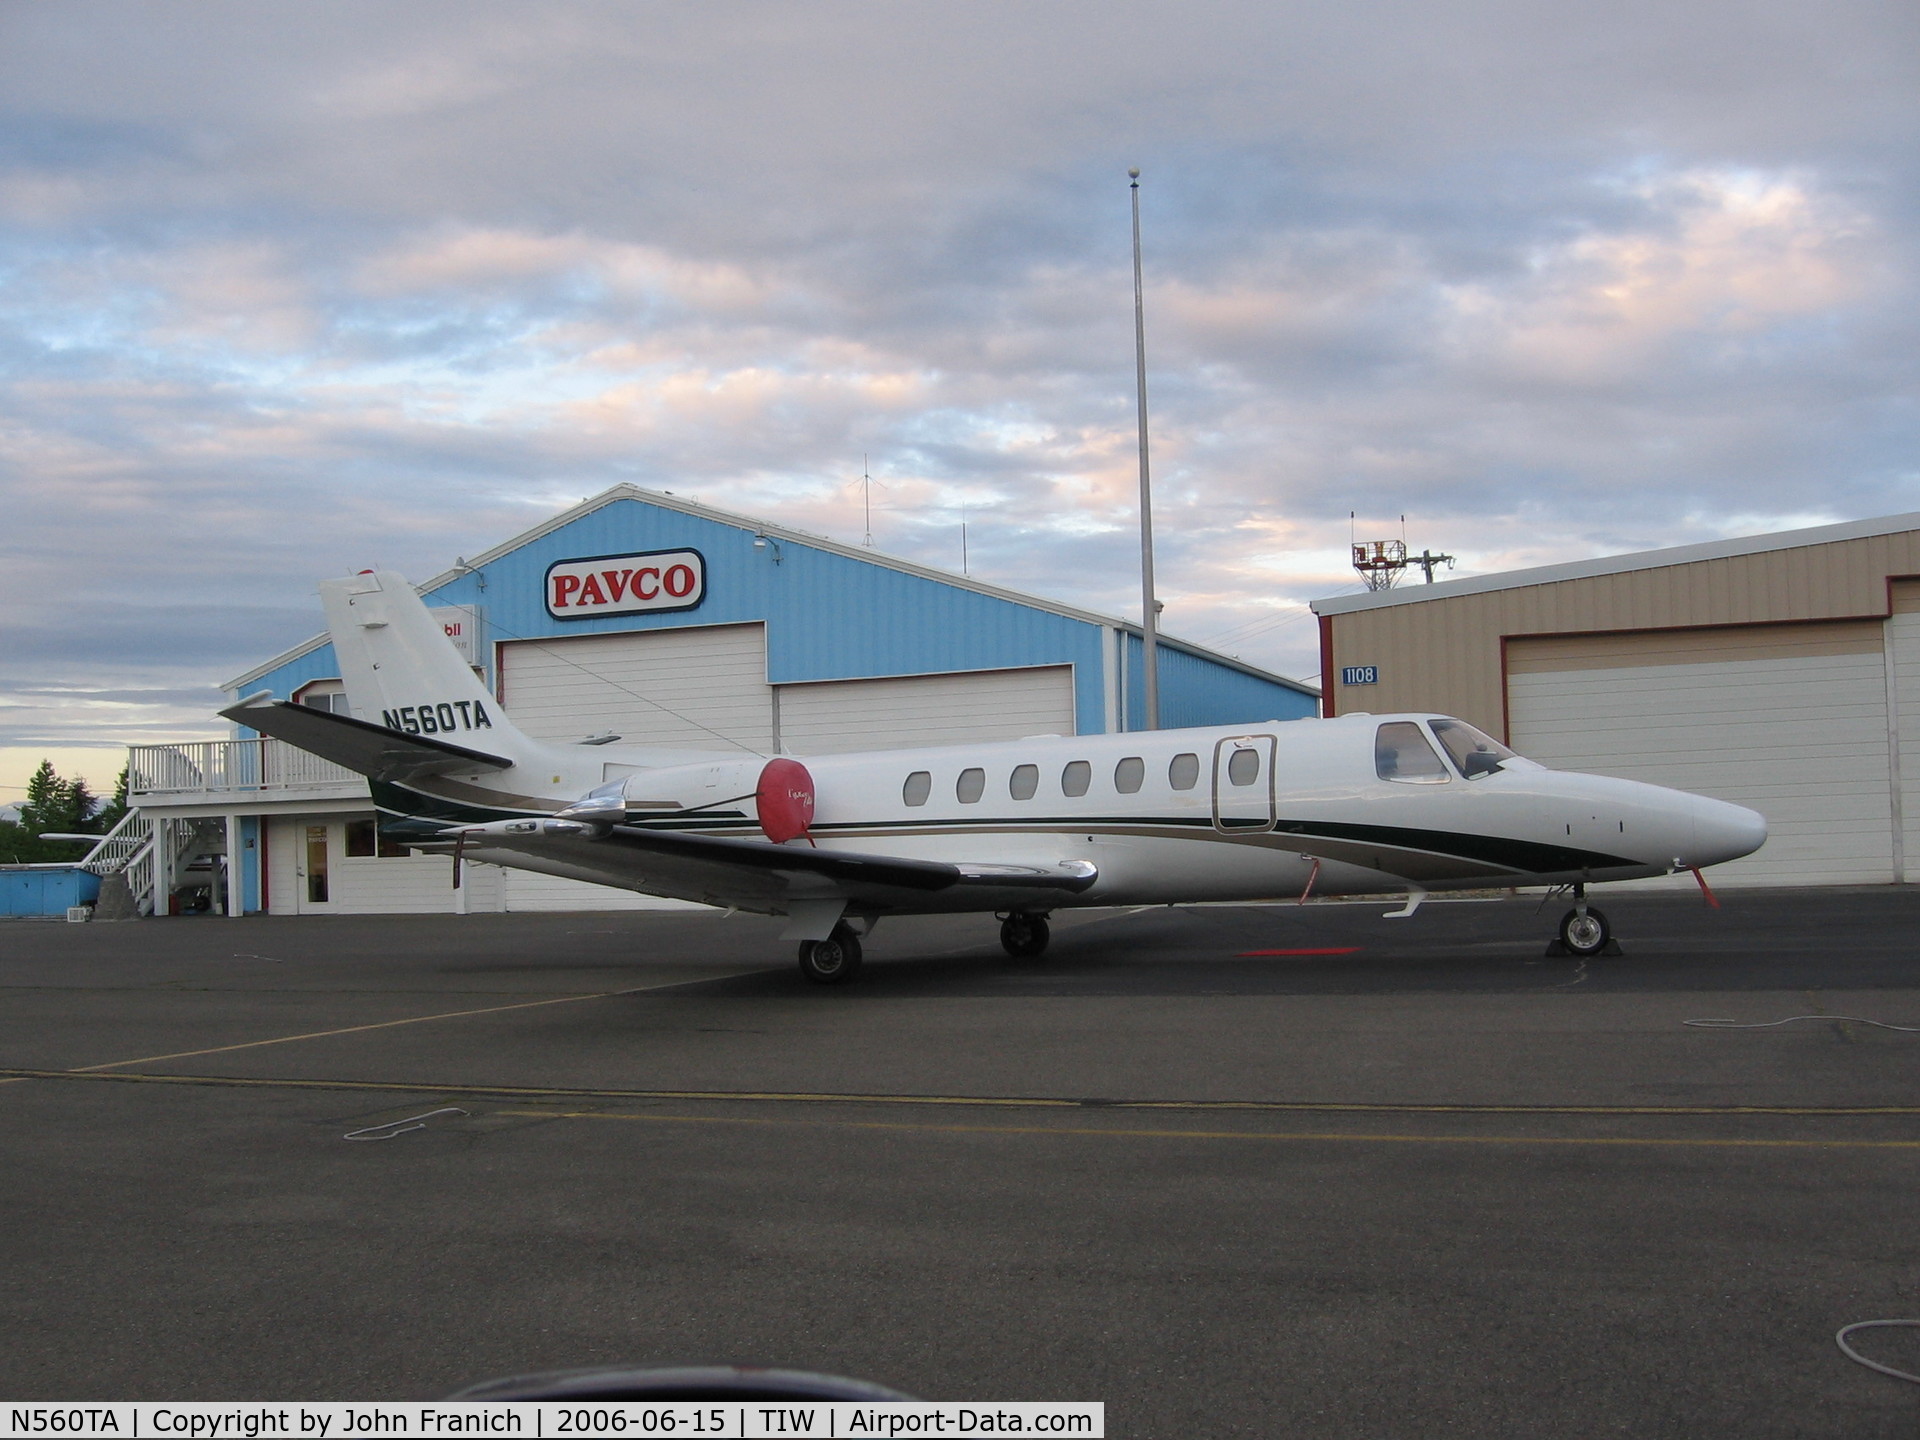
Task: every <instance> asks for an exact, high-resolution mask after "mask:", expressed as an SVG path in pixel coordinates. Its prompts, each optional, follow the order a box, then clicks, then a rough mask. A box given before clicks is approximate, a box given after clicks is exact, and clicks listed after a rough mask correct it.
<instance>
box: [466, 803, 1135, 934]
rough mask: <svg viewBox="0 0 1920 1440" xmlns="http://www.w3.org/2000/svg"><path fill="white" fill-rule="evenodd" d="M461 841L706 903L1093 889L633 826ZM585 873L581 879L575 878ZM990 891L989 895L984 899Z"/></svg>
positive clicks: (1044, 871) (1076, 868)
mask: <svg viewBox="0 0 1920 1440" xmlns="http://www.w3.org/2000/svg"><path fill="white" fill-rule="evenodd" d="M443 835H444V836H445V838H446V839H448V840H453V839H455V838H459V839H460V843H461V847H462V850H463V852H464V853H465V854H466V855H468V856H470V857H471V858H473V859H475V860H494V861H496V862H497V863H500V864H506V865H517V866H521V867H523V868H526V869H532V870H547V871H549V872H550V873H553V874H573V875H576V876H579V877H580V878H587V876H588V875H590V876H591V877H592V878H594V879H597V880H598V881H599V882H600V883H601V884H603V885H617V886H620V887H621V888H623V889H629V890H640V891H644V892H645V893H647V894H651V895H670V896H673V897H675V898H678V899H683V900H696V901H700V902H701V903H704V904H708V905H737V906H739V907H740V908H741V909H745V910H759V911H769V912H783V911H785V910H787V909H788V908H789V906H791V905H792V904H793V903H795V902H797V901H817V900H845V901H846V902H847V903H848V904H849V905H850V906H852V907H855V908H861V909H873V910H880V911H885V910H895V909H906V910H918V909H926V908H933V909H939V908H944V907H942V906H940V905H939V903H938V902H937V901H935V902H934V903H933V904H931V905H929V903H928V902H929V900H930V899H931V898H932V897H934V896H936V895H941V894H943V893H945V892H954V895H955V898H957V897H958V895H959V894H964V895H965V897H966V900H965V903H964V905H961V906H958V907H956V908H964V909H970V910H971V909H992V908H996V906H995V905H994V903H993V901H994V897H995V895H998V894H1002V893H1004V894H1005V896H1006V897H1007V900H1006V903H1007V905H1008V907H1009V908H1011V907H1013V906H1016V905H1023V904H1024V905H1044V904H1046V903H1047V902H1048V899H1049V897H1052V898H1053V900H1054V902H1055V903H1059V902H1062V901H1064V900H1065V899H1067V898H1068V897H1070V896H1073V895H1077V894H1079V893H1080V892H1082V891H1084V890H1086V889H1087V888H1088V887H1090V886H1091V885H1092V884H1093V883H1094V882H1095V881H1096V880H1098V879H1099V872H1098V871H1097V870H1096V869H1095V868H1094V867H1093V866H1092V865H1090V864H1086V863H1085V862H1078V861H1069V862H1067V863H1066V864H1065V865H1063V866H1058V867H1054V868H1046V867H1042V866H1038V865H1003V864H986V863H982V864H978V865H969V864H957V865H950V864H947V863H945V862H943V861H938V860H913V859H907V858H903V857H899V856H893V855H866V854H858V853H852V852H849V851H845V850H819V849H815V848H814V847H812V846H810V845H802V844H797V843H792V844H786V845H775V844H772V843H770V842H768V841H764V840H744V839H737V838H734V837H731V836H717V835H691V834H688V833H686V832H685V831H678V830H665V829H655V828H653V827H650V826H640V825H615V826H612V827H610V828H608V827H598V826H589V825H582V824H577V823H574V822H571V821H565V820H544V821H542V820H502V821H494V822H492V823H491V824H487V825H474V826H463V827H459V828H457V829H453V830H448V831H445V832H443ZM582 872H585V873H582ZM987 892H992V893H987Z"/></svg>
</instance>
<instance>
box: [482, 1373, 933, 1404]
mask: <svg viewBox="0 0 1920 1440" xmlns="http://www.w3.org/2000/svg"><path fill="white" fill-rule="evenodd" d="M912 1398H913V1397H912V1396H911V1395H902V1394H901V1393H900V1392H899V1391H898V1390H889V1389H887V1388H886V1387H885V1386H884V1385H875V1384H873V1383H872V1382H871V1381H867V1380H848V1379H846V1378H845V1377H843V1376H839V1375H816V1374H814V1373H813V1372H811V1371H808V1370H771V1369H764V1368H762V1367H760V1366H758V1365H662V1366H648V1367H641V1368H637V1369H636V1368H629V1367H626V1366H618V1365H614V1366H607V1367H604V1368H601V1369H595V1370H544V1371H540V1372H539V1373H537V1374H533V1375H510V1376H508V1377H506V1378H505V1379H502V1380H483V1381H481V1382H480V1383H479V1384H478V1385H469V1386H468V1387H467V1388H466V1389H464V1390H460V1391H456V1392H455V1393H454V1394H452V1395H449V1396H447V1399H449V1400H845V1401H855V1402H860V1401H868V1400H911V1399H912Z"/></svg>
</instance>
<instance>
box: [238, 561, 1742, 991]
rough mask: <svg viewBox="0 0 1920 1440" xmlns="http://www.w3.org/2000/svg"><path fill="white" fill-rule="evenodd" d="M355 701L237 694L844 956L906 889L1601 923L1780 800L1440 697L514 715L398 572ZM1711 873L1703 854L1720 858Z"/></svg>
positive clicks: (392, 775)
mask: <svg viewBox="0 0 1920 1440" xmlns="http://www.w3.org/2000/svg"><path fill="white" fill-rule="evenodd" d="M320 594H321V598H322V600H323V603H324V604H325V607H326V614H327V627H328V629H329V630H330V631H331V632H332V636H333V645H334V649H335V651H336V653H337V654H338V656H339V660H340V667H341V676H342V678H343V679H344V681H345V683H346V691H347V701H348V704H349V706H350V707H351V709H352V715H351V716H348V715H341V714H336V713H329V712H326V711H323V710H314V709H309V708H307V707H304V706H300V705H293V704H289V703H287V702H285V701H278V700H274V699H272V698H271V697H270V696H268V695H266V694H261V695H256V696H250V697H248V698H247V699H245V700H242V701H240V702H239V703H237V704H235V705H234V706H232V707H231V708H229V709H227V710H225V711H223V712H221V713H222V714H223V715H225V716H226V717H227V718H228V719H231V720H234V721H237V722H238V723H240V724H242V725H247V726H251V727H252V728H253V729H255V730H258V731H261V732H263V733H265V734H268V735H273V736H277V737H279V738H280V739H283V740H286V741H288V742H289V743H291V744H293V745H297V746H299V747H300V748H301V749H303V750H308V751H311V752H312V753H313V754H316V755H320V756H322V757H324V758H326V759H328V760H332V761H335V762H337V763H339V764H341V765H344V766H347V767H348V768H349V769H352V770H357V771H359V772H360V773H361V774H363V775H365V776H367V777H368V779H369V780H370V782H371V785H372V794H373V799H374V803H375V805H376V806H377V807H378V808H379V810H380V811H381V824H382V826H383V828H385V829H386V830H388V831H389V832H392V833H396V834H398V835H399V836H400V837H401V838H403V839H405V840H406V841H407V842H408V843H409V844H412V845H415V846H416V847H419V848H424V849H436V850H446V851H450V852H451V853H452V854H453V856H454V870H455V883H456V884H458V883H459V869H460V865H461V861H462V860H463V859H472V860H484V861H488V862H490V863H492V864H495V865H510V866H517V867H519V868H521V869H526V870H537V871H541V872H543V873H545V874H549V875H561V876H567V877H570V878H572V879H576V880H588V881H593V882H595V883H597V884H601V885H612V886H617V887H620V888H623V889H627V890H637V891H641V892H643V893H645V894H649V895H663V896H671V897H674V898H676V899H681V900H694V901H699V902H702V903H704V904H708V905H718V906H731V907H737V908H739V909H742V910H750V911H757V912H760V913H763V914H771V915H785V916H787V917H788V920H789V923H788V926H787V929H786V932H785V938H788V939H792V940H798V941H799V942H800V969H801V971H802V972H803V973H804V974H805V975H806V977H807V978H808V979H809V980H813V981H816V982H818V983H820V984H834V983H837V982H839V981H842V980H845V979H847V978H848V977H850V976H851V975H852V974H853V973H854V972H855V971H856V970H857V969H858V968H859V965H860V937H861V936H862V935H865V934H867V933H869V932H870V931H871V929H872V927H873V925H874V924H875V923H876V922H877V921H879V920H880V919H881V918H883V917H885V916H888V915H913V914H921V915H924V914H938V913H951V912H962V911H983V912H992V913H994V914H996V915H998V916H999V917H1000V918H1001V921H1002V924H1001V928H1000V940H1001V944H1002V945H1003V946H1005V948H1006V949H1007V951H1008V953H1010V954H1012V955H1015V956H1034V955H1038V954H1040V953H1041V951H1043V950H1044V949H1045V948H1046V945H1047V917H1048V915H1049V914H1050V913H1051V912H1052V911H1054V910H1058V909H1065V908H1068V907H1073V906H1096V905H1160V904H1179V903H1191V902H1196V901H1204V900H1272V899H1278V898H1282V897H1285V898H1293V897H1295V896H1298V897H1300V898H1302V899H1304V898H1306V897H1307V896H1308V895H1309V894H1320V895H1370V894H1404V895H1405V896H1406V897H1407V899H1406V904H1405V905H1404V906H1403V907H1402V908H1401V909H1400V910H1398V911H1396V912H1393V913H1394V914H1396V915H1403V916H1408V915H1412V914H1413V912H1414V910H1415V909H1417V908H1418V906H1419V904H1420V902H1421V901H1422V900H1423V899H1424V898H1425V897H1426V895H1427V893H1428V892H1430V891H1443V890H1466V889H1481V888H1488V887H1505V886H1516V885H1542V886H1554V887H1561V886H1564V887H1566V888H1568V889H1569V890H1570V891H1571V894H1572V897H1573V908H1572V909H1571V910H1569V911H1568V912H1567V914H1566V917H1565V918H1564V919H1563V920H1562V921H1561V923H1560V942H1561V944H1562V945H1564V946H1565V948H1566V949H1567V951H1569V952H1570V953H1572V954H1575V955H1596V954H1599V953H1600V952H1601V951H1602V950H1603V949H1605V947H1606V946H1607V944H1608V942H1609V940H1610V939H1611V932H1610V930H1609V927H1608V924H1607V920H1606V917H1605V916H1604V915H1603V914H1601V912H1600V911H1599V910H1598V909H1596V908H1594V907H1593V906H1591V905H1589V904H1588V903H1587V898H1586V890H1587V886H1588V885H1589V884H1592V883H1595V882H1599V881H1607V880H1632V879H1639V878H1642V877H1646V876H1654V875H1667V874H1672V873H1674V872H1677V871H1682V870H1692V871H1694V872H1695V873H1696V876H1697V874H1698V870H1699V868H1700V867H1702V866H1707V865H1717V864H1719V863H1721V862H1723V861H1727V860H1734V859H1737V858H1739V857H1740V856H1742V855H1747V854H1751V853H1752V852H1753V851H1755V850H1757V849H1759V847H1760V845H1761V844H1762V842H1764V841H1765V839H1766V834H1767V826H1766V821H1765V819H1764V818H1763V817H1762V816H1760V815H1758V814H1756V813H1754V812H1753V811H1751V810H1746V809H1742V808H1741V807H1740V806H1738V805H1729V804H1726V803H1724V802H1722V801H1719V800H1709V799H1706V798H1704V797H1702V796H1698V795H1689V794H1686V793H1683V792H1681V791H1678V790H1666V789H1662V788H1660V787H1658V786H1654V785H1642V784H1639V783H1637V782H1634V781H1630V780H1617V779H1611V778H1607V777H1604V776H1598V775H1579V774H1569V773H1565V772H1561V771H1554V770H1549V769H1547V768H1545V767H1544V766H1541V765H1537V764H1535V763H1534V762H1533V761H1531V760H1525V759H1522V758H1521V757H1520V756H1518V755H1515V754H1514V753H1513V752H1512V751H1511V750H1508V749H1507V748H1506V747H1505V746H1504V745H1501V744H1500V743H1499V742H1497V741H1495V740H1493V739H1491V738H1489V737H1488V736H1486V735H1484V734H1482V733H1481V732H1480V731H1478V730H1476V729H1474V727H1473V726H1471V725H1469V724H1467V723H1466V722H1465V721H1462V720H1455V719H1452V718H1450V717H1448V716H1444V715H1368V716H1361V715H1349V716H1344V717H1342V718H1340V719H1337V720H1301V721H1291V722H1286V723H1281V722H1273V723H1269V724H1260V725H1236V726H1229V727H1223V728H1209V729H1199V730H1154V731H1144V732H1136V733H1131V734H1120V735H1075V736H1058V735H1040V736H1034V737H1031V738H1029V739H1025V740H1008V741H993V742H991V743H983V744H977V745H948V746H941V747H938V748H930V749H921V750H883V751H872V752H867V753H864V754H851V755H825V756H817V757H813V758H809V759H807V760H805V761H802V760H799V759H795V758H792V757H788V756H771V757H769V756H762V755H751V756H750V757H749V758H736V757H735V756H732V755H729V754H726V753H710V752H697V751H694V752H690V751H683V750H666V749H657V748H651V747H639V746H624V745H619V744H614V743H602V742H604V741H605V740H606V739H607V738H608V737H598V736H596V737H594V741H593V742H590V743H586V744H559V743H555V742H551V741H541V740H534V739H531V738H530V737H528V736H526V735H524V734H522V733H521V732H520V731H519V730H518V729H517V728H516V727H515V726H514V725H513V723H512V721H510V720H509V719H508V718H507V716H506V714H505V713H504V711H503V710H502V709H501V707H500V705H499V703H498V701H497V700H496V699H495V698H494V697H493V696H492V695H491V694H489V693H488V692H487V690H486V688H485V686H483V685H482V684H481V683H480V681H479V679H478V678H477V677H476V675H475V673H474V671H473V670H472V669H471V668H470V667H469V666H468V664H467V663H466V661H465V660H464V659H462V658H461V656H460V653H459V652H458V651H457V650H456V649H455V648H454V646H453V644H452V642H451V641H449V640H448V639H447V637H446V635H445V633H444V632H443V630H442V629H441V627H440V625H439V623H438V622H436V621H435V620H434V619H433V617H432V616H431V615H430V614H429V613H428V611H427V608H426V606H425V605H423V604H422V603H421V601H420V598H419V597H418V595H416V594H415V592H414V589H413V587H412V586H411V585H410V584H408V583H407V581H406V580H405V579H403V578H402V577H401V576H399V575H396V574H393V573H391V572H384V571H382V572H372V571H369V572H365V573H362V574H359V575H355V576H353V577H351V578H349V579H345V580H329V581H326V582H324V583H323V584H322V585H321V586H320ZM1701 885H1702V888H1703V889H1704V888H1705V881H1704V880H1702V881H1701Z"/></svg>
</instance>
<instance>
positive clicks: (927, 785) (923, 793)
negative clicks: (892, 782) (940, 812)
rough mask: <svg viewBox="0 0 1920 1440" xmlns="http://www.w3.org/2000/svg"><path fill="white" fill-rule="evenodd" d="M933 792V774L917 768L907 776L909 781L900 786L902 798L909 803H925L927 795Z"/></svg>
mask: <svg viewBox="0 0 1920 1440" xmlns="http://www.w3.org/2000/svg"><path fill="white" fill-rule="evenodd" d="M932 793H933V775H932V773H931V772H929V771H926V770H916V771H914V772H913V774H911V775H909V776H907V783H906V784H905V785H902V786H901V787H900V798H901V799H902V800H904V801H906V802H907V804H909V805H924V804H926V803H927V796H929V795H931V794H932Z"/></svg>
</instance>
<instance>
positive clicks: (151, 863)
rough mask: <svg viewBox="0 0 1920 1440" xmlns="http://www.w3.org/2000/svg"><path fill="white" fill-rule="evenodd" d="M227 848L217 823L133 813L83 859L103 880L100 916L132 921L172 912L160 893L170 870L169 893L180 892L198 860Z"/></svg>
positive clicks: (97, 913) (83, 866)
mask: <svg viewBox="0 0 1920 1440" xmlns="http://www.w3.org/2000/svg"><path fill="white" fill-rule="evenodd" d="M225 849H226V836H225V832H224V827H223V826H222V825H221V824H220V822H219V821H217V820H175V819H171V818H164V819H160V820H154V819H151V818H149V817H148V816H146V815H144V814H142V813H141V812H140V811H139V810H137V809H135V810H129V811H128V812H127V813H126V815H125V816H124V817H123V818H122V819H121V821H120V823H119V824H118V825H116V826H114V827H113V829H111V830H109V831H108V832H107V833H106V834H105V835H103V836H101V837H100V843H99V844H97V845H95V846H94V847H93V849H91V850H89V851H88V852H87V855H86V858H85V859H83V860H82V861H80V868H81V869H83V870H90V871H92V872H93V873H94V874H95V875H98V876H99V877H100V899H99V902H98V903H97V904H96V906H95V909H94V917H95V918H96V919H99V920H132V919H135V918H137V917H139V916H142V915H152V914H154V913H156V911H157V912H159V913H161V914H164V913H166V907H167V906H168V904H169V903H170V898H162V897H160V896H157V895H156V894H155V890H156V888H157V885H156V881H157V878H158V877H159V875H160V874H161V873H162V872H163V871H164V873H165V874H166V875H167V876H168V877H169V885H168V889H169V891H171V890H173V889H177V888H178V887H179V883H180V880H181V879H182V878H183V877H184V876H185V874H186V872H187V870H188V867H190V866H191V865H192V864H193V863H194V862H195V861H196V860H199V859H201V858H202V857H204V856H210V855H218V854H221V853H223V852H224V851H225ZM162 857H164V858H165V862H166V863H165V864H164V866H162V865H161V864H160V863H159V862H160V860H161V859H162Z"/></svg>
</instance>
